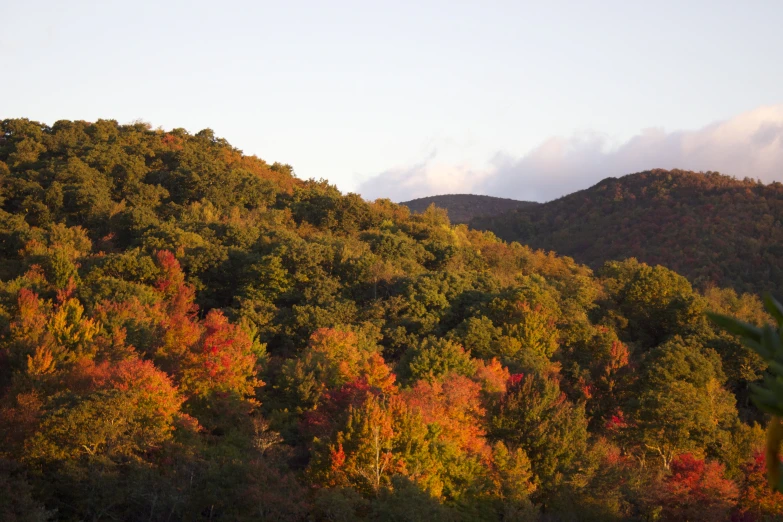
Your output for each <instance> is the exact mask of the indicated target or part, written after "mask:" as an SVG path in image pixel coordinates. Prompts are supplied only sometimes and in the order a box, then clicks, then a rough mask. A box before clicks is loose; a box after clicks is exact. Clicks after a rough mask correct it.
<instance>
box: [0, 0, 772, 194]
mask: <svg viewBox="0 0 783 522" xmlns="http://www.w3.org/2000/svg"><path fill="white" fill-rule="evenodd" d="M781 20H783V2H779V1H774V0H767V1H754V0H748V1H745V2H737V1H736V0H732V1H722V0H712V1H708V2H702V1H698V0H690V1H688V2H682V1H676V2H668V1H656V2H641V1H638V2H637V1H629V0H623V1H610V0H606V1H600V2H598V1H587V0H582V1H573V2H558V1H529V2H526V1H521V0H517V1H509V2H503V1H494V2H493V1H489V0H485V1H475V2H462V1H458V0H451V1H444V2H437V1H426V0H419V1H415V2H405V1H400V0H397V1H393V2H384V1H372V2H367V1H356V2H349V1H340V0H331V1H328V2H327V1H312V2H308V1H294V0H291V1H287V2H282V1H278V2H265V1H221V2H215V1H214V0H213V1H210V2H206V1H200V0H190V1H181V2H178V1H169V2H147V1H139V0H137V1H134V2H127V1H125V2H117V1H113V0H102V1H79V0H70V1H68V2H62V1H38V0H25V1H24V2H21V1H13V0H0V74H2V78H0V118H13V117H26V118H29V119H32V120H36V121H40V122H42V123H47V124H52V123H54V122H55V121H57V120H60V119H74V120H87V121H94V120H96V119H99V118H104V119H115V120H117V121H119V122H120V123H129V122H131V121H135V120H139V119H141V120H143V121H146V122H149V123H151V124H152V125H153V127H162V128H164V129H171V128H177V127H184V128H185V129H187V130H188V131H190V132H192V133H195V132H198V131H199V130H201V129H204V128H211V129H213V130H214V131H215V133H216V134H217V135H218V136H220V137H223V138H225V139H227V140H228V141H229V142H230V143H231V144H232V145H234V146H235V147H237V148H239V149H241V150H243V151H244V152H245V153H246V154H255V155H257V156H259V157H261V158H263V159H264V160H266V161H269V162H270V163H271V162H274V161H280V162H282V163H289V164H291V165H292V166H293V167H294V170H295V172H296V174H297V176H299V177H300V178H303V179H307V178H315V179H320V178H325V179H328V180H329V181H330V182H331V183H333V184H335V185H336V186H337V187H338V188H340V189H341V190H343V191H345V192H348V191H352V192H358V193H360V194H361V195H362V196H364V197H366V198H369V199H375V198H378V197H388V198H390V199H392V200H394V201H403V200H407V199H411V198H414V197H422V196H428V195H436V194H442V193H460V192H472V193H480V194H488V195H494V196H502V197H511V198H515V199H529V200H536V201H548V200H551V199H554V198H557V197H559V196H562V195H564V194H567V193H570V192H573V191H575V190H580V189H583V188H587V187H589V186H590V185H592V184H594V183H596V182H598V181H600V180H601V179H603V178H605V177H608V176H620V175H623V174H626V173H631V172H637V171H641V170H647V169H651V168H677V167H679V168H687V169H691V170H704V171H707V170H713V171H720V172H724V173H727V174H731V175H735V176H737V177H746V176H748V177H752V178H758V179H761V180H763V181H767V182H768V181H775V180H781V181H783V67H781V66H780V55H781V51H783V31H781V30H780V23H781Z"/></svg>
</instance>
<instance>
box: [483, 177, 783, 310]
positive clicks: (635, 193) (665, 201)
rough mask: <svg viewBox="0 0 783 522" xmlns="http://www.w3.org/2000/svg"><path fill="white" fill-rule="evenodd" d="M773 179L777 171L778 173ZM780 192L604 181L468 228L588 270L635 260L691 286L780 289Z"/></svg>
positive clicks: (705, 183) (745, 186) (751, 186)
mask: <svg viewBox="0 0 783 522" xmlns="http://www.w3.org/2000/svg"><path fill="white" fill-rule="evenodd" d="M781 179H783V170H781ZM782 222H783V184H781V183H778V182H775V183H771V184H769V185H764V184H762V183H761V182H758V181H754V180H749V179H745V180H738V179H735V178H732V177H729V176H724V175H721V174H718V173H715V172H708V173H705V174H702V173H696V172H688V171H681V170H672V171H666V170H653V171H649V172H641V173H638V174H631V175H628V176H623V177H621V178H607V179H605V180H603V181H602V182H600V183H598V184H597V185H595V186H594V187H591V188H589V189H587V190H583V191H580V192H575V193H573V194H570V195H568V196H565V197H562V198H560V199H557V200H555V201H551V202H549V203H545V204H542V205H537V206H536V207H533V208H523V209H519V210H516V211H513V212H509V213H505V214H503V215H500V216H494V217H480V218H476V219H474V220H473V221H472V222H471V225H472V226H475V227H477V228H479V229H483V230H492V231H493V232H495V233H496V234H497V235H498V236H499V237H501V238H503V239H505V240H508V241H520V242H522V243H525V244H528V245H530V246H531V247H533V248H543V249H546V250H554V251H555V252H557V253H559V254H562V255H568V256H572V257H573V258H574V259H576V260H577V261H579V262H580V263H586V264H587V265H589V266H591V267H593V268H598V267H600V266H601V265H602V264H603V263H604V262H606V261H608V260H612V259H625V258H629V257H635V258H637V259H639V260H640V261H643V262H646V263H650V264H661V265H664V266H666V267H668V268H671V269H672V270H675V271H677V272H678V273H680V274H682V275H684V276H686V277H688V279H690V280H691V281H692V282H693V283H694V284H696V285H697V286H699V287H700V288H705V287H707V286H708V285H711V284H715V285H719V286H729V287H733V288H735V289H737V290H738V291H750V292H762V291H774V292H776V293H778V294H779V293H780V292H781V291H782V290H783V224H781V223H782Z"/></svg>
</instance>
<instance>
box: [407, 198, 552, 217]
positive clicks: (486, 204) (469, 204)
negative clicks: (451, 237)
mask: <svg viewBox="0 0 783 522" xmlns="http://www.w3.org/2000/svg"><path fill="white" fill-rule="evenodd" d="M400 205H405V206H406V207H408V208H409V209H411V212H415V213H421V212H424V211H425V210H427V207H429V206H430V205H435V206H436V207H439V208H442V209H445V210H446V211H447V212H448V214H449V220H450V221H451V222H452V223H468V222H470V220H471V219H473V218H476V217H479V216H496V215H498V214H502V213H503V212H508V211H510V210H514V209H518V208H525V207H531V206H535V205H538V203H536V202H533V201H518V200H516V199H507V198H496V197H493V196H477V195H475V194H444V195H442V196H430V197H426V198H419V199H412V200H410V201H403V202H402V203H400Z"/></svg>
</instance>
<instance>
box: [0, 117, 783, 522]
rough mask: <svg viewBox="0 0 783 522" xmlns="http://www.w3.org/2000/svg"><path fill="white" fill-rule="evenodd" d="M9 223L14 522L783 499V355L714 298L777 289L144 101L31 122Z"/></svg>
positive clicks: (745, 314)
mask: <svg viewBox="0 0 783 522" xmlns="http://www.w3.org/2000/svg"><path fill="white" fill-rule="evenodd" d="M650 176H663V178H662V179H666V177H665V176H666V174H661V173H657V174H650ZM630 179H636V178H630ZM676 179H680V178H678V177H677V175H676V174H671V180H670V181H668V182H667V183H669V184H668V185H667V184H666V183H664V184H663V185H661V186H660V187H659V188H657V189H656V190H659V191H660V192H661V194H663V193H665V192H666V190H667V189H666V187H671V186H672V184H675V182H674V181H672V180H676ZM682 179H690V175H683V177H682ZM705 179H707V180H712V181H711V183H717V181H720V180H724V179H725V178H721V177H714V176H713V177H706V178H705ZM626 181H627V180H626ZM623 183H625V181H616V180H615V181H609V182H605V183H604V184H603V185H602V186H605V187H606V190H609V187H621V188H622V187H623V186H624V185H623ZM725 183H728V182H725ZM732 183H734V182H732ZM746 185H747V187H746V189H743V191H742V192H741V194H742V195H743V196H742V197H744V198H745V199H746V200H747V202H748V203H747V204H748V205H750V204H751V202H754V204H758V202H759V201H760V194H767V193H771V194H780V189H779V188H776V187H766V188H764V187H761V186H759V185H756V184H752V183H747V184H746ZM677 186H679V184H677ZM612 190H614V189H612ZM629 190H630V189H629ZM668 190H669V191H670V193H672V194H675V193H676V191H675V190H674V189H671V188H670V189H668ZM615 192H616V193H617V194H618V197H619V198H620V199H618V201H617V205H624V204H628V203H625V202H624V199H623V198H628V199H630V194H631V193H632V192H625V191H623V190H619V189H618V190H617V191H614V192H612V193H613V194H614V193H615ZM718 193H719V194H720V192H718ZM728 194H729V196H726V197H727V198H729V200H730V201H734V199H732V198H736V199H737V200H738V201H739V198H740V196H733V195H732V194H734V193H733V192H728ZM580 197H581V196H580ZM651 197H653V196H651ZM656 197H664V196H663V195H660V194H659V196H656ZM671 197H673V196H671ZM704 197H705V199H706V200H713V199H714V198H713V195H712V192H710V191H707V193H706V194H705V196H704ZM721 197H723V196H720V195H718V196H715V198H717V199H718V200H719V199H720V198H721ZM772 199H773V198H771V197H768V198H767V201H771V200H772ZM639 200H642V201H644V198H642V197H637V201H639ZM776 201H779V200H776ZM769 204H770V205H772V203H771V202H770V203H769ZM732 208H733V207H732ZM599 209H601V210H603V207H599ZM574 212H576V210H574ZM596 212H597V211H596ZM644 215H646V214H640V217H639V219H642V216H644ZM778 215H779V214H778ZM588 222H592V221H588ZM711 223H712V222H711ZM0 224H1V226H0V519H2V520H7V521H44V520H65V521H79V520H91V521H99V520H101V521H102V520H138V521H142V520H144V521H164V520H165V521H173V520H205V521H206V520H214V521H217V520H232V521H233V520H247V521H250V520H254V521H255V520H263V521H289V520H290V521H306V520H313V521H351V520H373V521H416V520H421V521H424V520H439V521H440V520H442V521H535V520H541V521H572V520H595V521H611V520H616V521H619V520H639V521H652V520H667V521H668V520H689V521H701V520H703V521H720V520H734V521H743V522H750V521H761V520H770V519H778V518H779V517H781V516H783V495H782V494H780V493H774V494H773V493H771V492H770V491H769V489H768V487H767V485H766V482H765V471H764V455H763V452H762V448H763V443H764V440H763V425H764V424H765V422H766V418H765V416H764V415H763V414H761V413H760V412H759V411H758V410H757V409H756V408H755V407H754V406H752V405H751V404H750V402H749V401H748V386H749V384H750V383H752V382H754V381H757V380H758V379H759V378H760V376H761V374H762V372H763V371H764V369H765V365H764V363H763V361H762V360H761V359H760V358H759V357H758V356H756V355H755V354H754V353H753V352H751V351H750V350H749V349H747V348H745V347H744V346H743V345H742V344H740V342H739V341H738V340H737V339H736V338H735V337H733V336H731V335H729V334H726V333H723V332H721V331H719V330H717V329H716V328H714V327H713V326H711V324H710V323H709V322H708V321H707V320H706V317H705V311H707V310H712V311H716V312H720V313H724V314H729V315H732V316H734V317H738V318H740V319H742V320H744V321H747V322H750V323H753V324H760V323H763V322H766V321H767V320H768V317H767V316H766V315H765V313H764V311H763V308H762V306H761V303H760V302H759V300H758V298H757V297H755V296H754V295H751V294H738V293H737V292H736V291H735V290H733V289H720V288H717V287H710V288H707V289H706V290H704V291H700V290H696V289H694V288H693V287H692V285H691V283H690V282H689V281H688V280H687V279H686V278H685V277H683V276H681V275H679V274H677V273H676V272H674V271H672V270H670V269H668V268H664V267H663V266H653V265H648V264H644V263H642V262H639V261H637V260H635V259H627V260H615V261H609V262H607V263H605V264H602V265H601V266H599V267H598V268H597V269H596V270H595V271H593V270H592V269H590V268H588V267H587V266H584V265H580V264H577V263H576V262H574V261H573V260H572V259H571V258H568V257H560V256H557V255H555V254H553V253H548V252H544V251H541V250H535V249H532V248H530V247H528V246H523V245H521V244H519V243H506V242H503V241H501V240H499V239H498V238H497V237H496V236H495V235H493V234H492V233H490V232H481V231H477V230H472V229H470V228H468V227H467V226H465V225H457V226H454V225H451V224H450V223H449V221H448V218H447V216H446V213H445V212H443V211H440V210H437V209H436V208H434V207H433V208H431V209H429V210H427V211H425V212H423V213H421V214H414V215H412V214H411V213H410V211H409V209H408V208H406V207H404V206H400V205H395V204H393V203H391V202H390V201H388V200H377V201H375V202H366V201H364V200H363V199H362V198H361V197H359V196H357V195H355V194H348V195H342V194H341V193H340V192H339V191H337V190H336V189H335V188H334V187H332V186H330V185H329V184H328V183H326V182H324V181H313V180H311V181H302V180H299V179H297V178H296V177H295V176H294V175H293V173H292V169H291V167H289V166H288V165H283V164H279V163H274V164H268V163H265V162H264V161H262V160H260V159H258V158H256V157H250V156H245V155H243V154H242V153H241V152H240V151H239V150H237V149H235V148H233V147H232V146H231V145H230V144H229V143H228V142H226V141H225V140H223V139H219V138H217V137H215V135H214V133H213V132H212V131H210V130H203V131H201V132H198V133H197V134H195V135H192V134H189V133H188V132H186V131H185V130H183V129H174V130H172V131H170V132H166V131H163V130H154V129H151V128H150V127H149V126H148V125H145V124H141V123H138V124H132V125H119V124H117V122H115V121H97V122H94V123H87V122H82V121H59V122H56V123H55V124H54V125H52V126H51V127H50V126H47V125H42V124H40V123H36V122H32V121H28V120H23V119H16V120H5V121H3V122H2V134H1V135H0ZM713 225H714V226H715V227H718V226H719V224H712V225H710V226H713ZM623 226H625V225H623ZM660 226H661V227H663V224H661V225H660ZM764 226H766V228H759V227H762V224H761V223H758V222H754V223H746V222H738V223H737V224H736V228H737V230H735V231H736V232H740V231H741V232H743V233H744V232H753V231H756V230H776V229H775V227H779V224H778V225H775V223H774V221H773V222H772V223H767V225H764ZM683 230H691V229H689V228H687V227H685V226H682V227H679V228H677V230H675V231H674V232H672V233H678V234H679V233H683ZM770 233H771V234H772V233H776V232H770ZM719 237H725V235H720V236H719ZM752 237H755V236H752ZM695 239H697V240H703V241H709V239H708V238H703V237H697V238H695ZM759 248H760V247H759ZM754 252H758V251H754ZM738 255H739V254H738ZM769 255H772V254H771V253H770V254H769ZM763 259H767V258H766V257H765V258H763ZM763 259H762V260H763ZM775 259H777V258H775ZM757 261H759V260H757V259H756V257H751V258H750V259H749V264H748V265H747V266H748V267H749V268H748V270H755V267H756V264H755V263H756V262H757ZM734 262H735V259H734V258H732V259H729V260H726V263H728V264H727V265H726V266H725V269H726V270H730V269H731V267H732V266H734V265H733V264H732V263H734ZM759 262H761V261H759ZM727 273H728V272H727ZM770 277H772V275H770Z"/></svg>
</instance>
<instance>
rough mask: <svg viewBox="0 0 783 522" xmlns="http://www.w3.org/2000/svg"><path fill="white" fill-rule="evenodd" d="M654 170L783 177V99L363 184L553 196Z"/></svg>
mask: <svg viewBox="0 0 783 522" xmlns="http://www.w3.org/2000/svg"><path fill="white" fill-rule="evenodd" d="M653 168H664V169H673V168H680V169H685V170H695V171H708V170H712V171H718V172H721V173H724V174H729V175H732V176H736V177H738V178H744V177H750V178H753V179H757V178H758V179H761V180H762V181H764V182H767V183H768V182H771V181H783V104H781V105H773V106H766V107H759V108H757V109H754V110H752V111H749V112H745V113H742V114H740V115H738V116H735V117H733V118H731V119H729V120H726V121H720V122H716V123H712V124H710V125H707V126H706V127H703V128H701V129H698V130H693V131H677V132H665V131H663V130H662V129H646V130H643V131H642V132H640V133H639V134H637V135H636V136H634V137H632V138H631V139H630V140H628V141H627V142H625V143H622V144H621V145H619V146H615V147H611V146H610V143H609V138H608V137H607V136H605V135H602V134H599V133H581V134H577V135H574V136H571V137H553V138H549V139H547V140H546V141H544V142H543V143H541V144H540V145H539V146H538V147H536V148H535V149H533V150H531V151H530V152H528V153H527V154H525V155H524V156H522V157H513V156H510V155H508V154H505V153H497V154H496V155H495V157H494V158H492V159H491V160H490V161H489V163H488V165H486V166H482V167H478V168H476V167H472V166H470V165H450V164H447V163H442V162H439V161H438V158H437V153H436V152H433V154H431V155H430V157H429V158H427V159H426V160H424V161H422V162H421V163H419V164H417V165H413V166H408V167H400V168H396V169H390V170H387V171H385V172H382V173H381V174H378V175H376V176H374V177H372V178H370V179H368V180H366V181H364V182H363V183H362V184H361V185H360V186H359V190H358V192H359V193H360V194H362V195H363V196H364V197H365V198H368V199H375V198H379V197H385V198H389V199H391V200H393V201H406V200H409V199H413V198H418V197H424V196H433V195H437V194H454V193H473V194H487V195H490V196H499V197H506V198H513V199H520V200H529V201H542V202H543V201H549V200H552V199H555V198H558V197H560V196H563V195H565V194H569V193H571V192H574V191H577V190H581V189H584V188H587V187H589V186H592V185H594V184H595V183H597V182H599V181H600V180H602V179H604V178H607V177H618V176H622V175H625V174H630V173H633V172H639V171H643V170H650V169H653Z"/></svg>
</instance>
